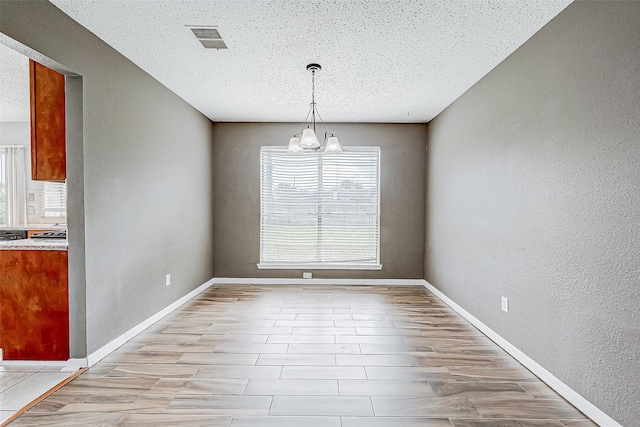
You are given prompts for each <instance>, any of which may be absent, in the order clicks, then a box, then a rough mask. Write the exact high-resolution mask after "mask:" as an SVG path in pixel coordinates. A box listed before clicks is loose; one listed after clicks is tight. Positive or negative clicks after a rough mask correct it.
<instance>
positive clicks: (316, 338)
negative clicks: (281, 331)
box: [267, 335, 336, 344]
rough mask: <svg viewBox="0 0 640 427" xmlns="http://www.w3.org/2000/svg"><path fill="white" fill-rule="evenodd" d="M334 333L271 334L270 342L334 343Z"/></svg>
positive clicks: (268, 340) (268, 341)
mask: <svg viewBox="0 0 640 427" xmlns="http://www.w3.org/2000/svg"><path fill="white" fill-rule="evenodd" d="M335 342H336V338H335V336H334V335H269V338H268V339H267V343H269V344H278V343H279V344H334V343H335Z"/></svg>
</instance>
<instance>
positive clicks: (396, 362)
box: [336, 354, 416, 366]
mask: <svg viewBox="0 0 640 427" xmlns="http://www.w3.org/2000/svg"><path fill="white" fill-rule="evenodd" d="M336 363H337V364H338V366H344V365H346V366H416V361H415V360H414V359H413V357H412V356H410V355H405V354H382V355H378V354H376V355H371V354H361V355H343V354H338V355H336Z"/></svg>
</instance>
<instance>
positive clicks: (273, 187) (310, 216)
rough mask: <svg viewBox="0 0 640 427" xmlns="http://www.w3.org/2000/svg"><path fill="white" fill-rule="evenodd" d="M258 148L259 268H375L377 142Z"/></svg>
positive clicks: (376, 250)
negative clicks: (324, 149)
mask: <svg viewBox="0 0 640 427" xmlns="http://www.w3.org/2000/svg"><path fill="white" fill-rule="evenodd" d="M260 154H261V162H260V163H261V193H260V206H261V228H260V264H259V267H260V268H303V267H307V268H351V269H379V268H381V266H380V260H379V252H380V251H379V242H380V238H379V234H380V233H379V228H380V227H379V211H380V209H379V206H380V148H379V147H357V148H351V149H349V150H345V151H343V152H342V153H332V154H326V155H322V154H319V153H306V154H304V155H301V156H292V155H287V154H286V148H285V147H262V148H261V150H260Z"/></svg>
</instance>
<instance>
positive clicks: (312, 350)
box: [287, 344, 360, 354]
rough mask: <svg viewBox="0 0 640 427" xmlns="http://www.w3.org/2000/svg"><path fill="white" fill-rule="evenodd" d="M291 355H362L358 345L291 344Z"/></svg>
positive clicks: (289, 351)
mask: <svg viewBox="0 0 640 427" xmlns="http://www.w3.org/2000/svg"><path fill="white" fill-rule="evenodd" d="M287 353H289V354H294V353H297V354H360V346H359V345H357V344H289V350H288V351H287Z"/></svg>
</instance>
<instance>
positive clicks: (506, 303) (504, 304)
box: [502, 297, 509, 313]
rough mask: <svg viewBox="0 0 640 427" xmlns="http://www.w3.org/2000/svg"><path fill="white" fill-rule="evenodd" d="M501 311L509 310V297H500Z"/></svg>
mask: <svg viewBox="0 0 640 427" xmlns="http://www.w3.org/2000/svg"><path fill="white" fill-rule="evenodd" d="M502 311H504V312H505V313H508V312H509V298H507V297H502Z"/></svg>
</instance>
